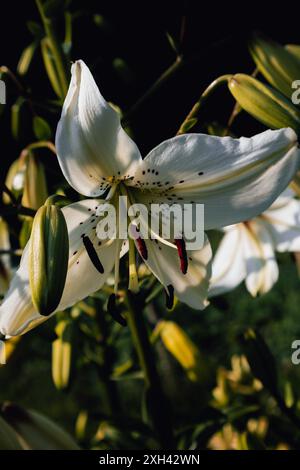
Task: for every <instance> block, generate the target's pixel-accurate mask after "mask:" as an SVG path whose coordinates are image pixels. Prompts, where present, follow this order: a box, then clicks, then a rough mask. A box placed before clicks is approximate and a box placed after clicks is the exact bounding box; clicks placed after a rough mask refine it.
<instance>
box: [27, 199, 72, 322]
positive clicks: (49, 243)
mask: <svg viewBox="0 0 300 470" xmlns="http://www.w3.org/2000/svg"><path fill="white" fill-rule="evenodd" d="M51 202H52V201H51V198H49V199H48V200H47V201H46V203H45V205H43V206H42V207H40V209H39V210H38V211H37V213H36V215H35V217H34V221H33V226H32V232H31V237H30V242H29V280H30V288H31V295H32V302H33V304H34V306H35V308H36V309H37V311H38V312H39V313H40V314H41V315H46V316H47V315H49V314H50V313H52V312H53V311H54V310H55V309H56V307H57V306H58V304H59V302H60V299H61V296H62V293H63V289H64V286H65V281H66V276H67V268H68V259H69V239H68V230H67V225H66V221H65V218H64V215H63V213H62V211H61V209H60V208H59V207H57V206H55V205H54V204H52V203H51Z"/></svg>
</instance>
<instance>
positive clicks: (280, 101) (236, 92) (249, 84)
mask: <svg viewBox="0 0 300 470" xmlns="http://www.w3.org/2000/svg"><path fill="white" fill-rule="evenodd" d="M228 87H229V90H230V92H231V93H232V95H233V97H234V98H235V99H236V101H237V102H238V103H239V104H240V106H241V107H242V108H243V109H244V110H245V111H247V113H249V114H251V116H253V117H254V118H255V119H257V120H258V121H260V122H262V123H263V124H265V125H266V126H267V127H270V128H272V129H280V128H283V127H291V128H292V129H294V130H295V131H296V132H297V133H299V132H300V112H299V111H298V109H297V108H296V107H295V106H294V105H293V104H292V103H291V102H290V101H289V100H288V99H287V98H286V97H285V96H283V95H282V94H281V93H280V92H279V91H277V90H275V89H274V88H271V87H269V86H268V85H265V84H263V83H261V82H260V81H259V80H256V79H255V78H253V77H250V76H249V75H245V74H237V75H234V76H233V77H232V78H231V79H230V80H229V82H228Z"/></svg>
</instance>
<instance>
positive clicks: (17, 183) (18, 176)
mask: <svg viewBox="0 0 300 470" xmlns="http://www.w3.org/2000/svg"><path fill="white" fill-rule="evenodd" d="M25 171H26V165H25V164H24V161H23V160H21V159H20V158H18V160H15V161H14V162H13V163H12V164H11V165H10V167H9V169H8V172H7V175H6V178H5V185H6V186H7V187H8V189H9V190H10V191H11V192H12V193H13V195H14V196H15V197H16V198H17V197H18V196H19V195H20V193H21V191H22V190H23V188H24V181H25ZM3 203H4V204H11V199H10V197H9V195H8V194H6V193H5V192H3Z"/></svg>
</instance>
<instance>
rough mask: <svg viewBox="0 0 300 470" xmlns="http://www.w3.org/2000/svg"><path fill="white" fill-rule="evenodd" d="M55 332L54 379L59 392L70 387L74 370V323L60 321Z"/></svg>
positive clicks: (53, 345)
mask: <svg viewBox="0 0 300 470" xmlns="http://www.w3.org/2000/svg"><path fill="white" fill-rule="evenodd" d="M55 332H56V334H57V339H56V340H55V341H54V342H53V343H52V379H53V382H54V385H55V387H56V388H57V389H58V390H64V389H66V388H67V387H68V385H69V381H70V376H71V368H72V337H73V323H72V321H70V320H61V321H59V323H58V324H57V326H56V328H55Z"/></svg>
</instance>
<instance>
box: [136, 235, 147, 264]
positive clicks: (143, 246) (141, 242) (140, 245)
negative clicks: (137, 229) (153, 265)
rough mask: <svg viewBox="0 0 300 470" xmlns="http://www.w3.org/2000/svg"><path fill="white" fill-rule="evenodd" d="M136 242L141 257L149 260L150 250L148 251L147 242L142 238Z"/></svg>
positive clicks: (138, 238)
mask: <svg viewBox="0 0 300 470" xmlns="http://www.w3.org/2000/svg"><path fill="white" fill-rule="evenodd" d="M135 241H136V245H137V249H138V251H139V254H140V255H141V257H142V258H144V259H147V258H148V250H147V246H146V243H145V240H143V239H142V238H141V237H137V238H136V239H135Z"/></svg>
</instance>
